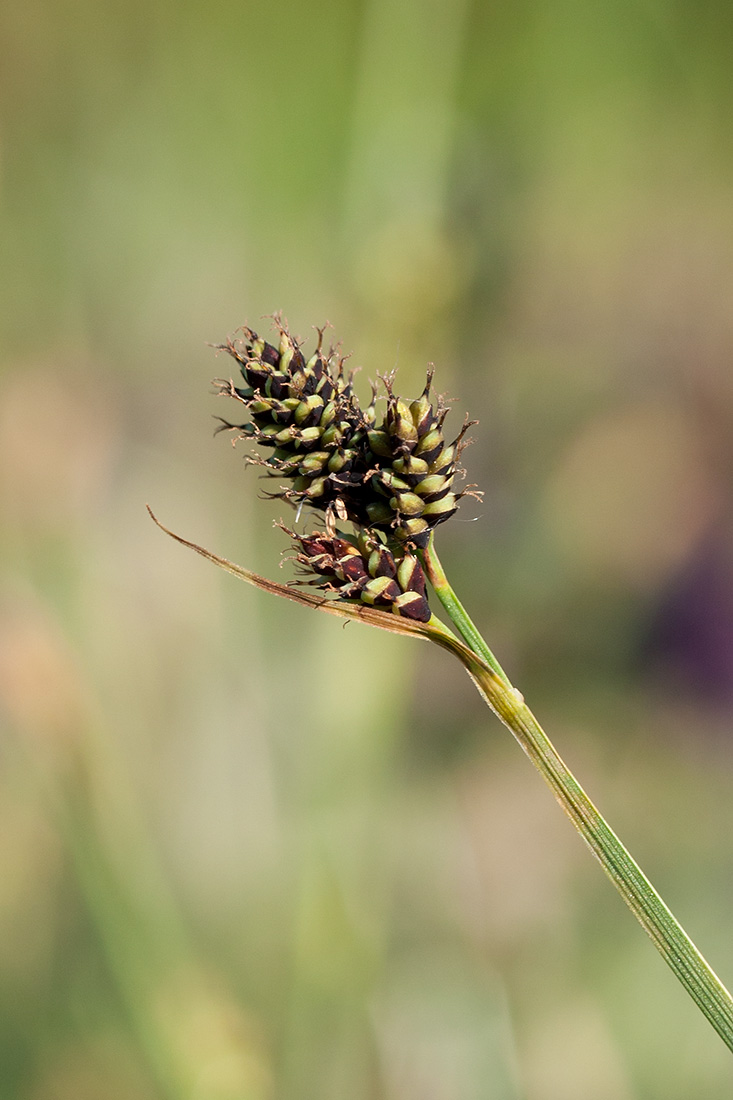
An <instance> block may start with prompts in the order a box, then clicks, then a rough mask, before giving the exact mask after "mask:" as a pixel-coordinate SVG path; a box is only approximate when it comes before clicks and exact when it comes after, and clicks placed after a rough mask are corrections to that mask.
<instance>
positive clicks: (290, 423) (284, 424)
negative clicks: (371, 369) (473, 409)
mask: <svg viewBox="0 0 733 1100" xmlns="http://www.w3.org/2000/svg"><path fill="white" fill-rule="evenodd" d="M275 322H276V325H277V328H278V332H279V343H278V346H277V347H276V346H275V345H274V344H270V343H268V342H267V341H266V340H264V339H263V338H262V337H261V336H259V335H258V334H257V333H256V332H254V331H253V330H252V329H250V328H247V327H245V328H243V329H242V330H241V331H242V335H241V337H238V338H237V339H230V340H227V342H226V343H225V344H220V345H217V350H220V351H225V352H227V353H228V354H229V355H230V356H231V357H232V358H233V359H235V360H236V362H237V364H238V366H239V369H240V372H241V375H242V379H243V382H244V384H243V385H241V384H237V383H235V382H234V381H233V380H232V379H219V380H217V383H216V384H217V386H218V390H219V393H220V394H222V395H224V396H227V397H231V398H234V399H235V400H236V401H238V402H239V403H240V404H241V405H243V406H244V408H245V409H246V412H247V415H248V419H247V420H246V421H245V422H244V423H242V424H232V423H230V422H229V421H228V420H222V427H221V429H220V430H231V431H233V432H235V433H237V435H236V439H247V440H251V441H252V442H254V443H256V444H258V445H259V446H260V447H261V448H262V449H263V450H264V454H263V453H262V452H255V453H254V454H252V455H250V456H249V458H248V461H249V462H250V463H253V464H255V465H257V466H260V467H262V469H263V470H264V472H265V474H266V475H267V476H268V477H270V478H275V479H278V481H279V485H278V488H277V490H276V491H275V492H271V493H268V494H267V495H268V496H270V497H273V498H276V499H280V500H285V501H287V502H288V503H289V504H292V505H293V506H294V507H295V508H297V509H298V510H300V509H301V508H302V507H303V506H304V505H306V506H308V507H310V508H312V509H315V510H317V511H320V512H322V513H323V514H324V517H325V525H326V533H325V534H323V535H313V536H309V537H305V536H304V537H301V536H298V535H292V537H293V538H294V539H295V541H296V544H297V547H296V548H299V549H298V553H297V555H296V556H297V560H298V561H299V563H300V564H301V565H302V566H303V567H304V569H305V570H307V571H308V572H310V573H311V574H316V575H317V576H318V577H325V578H327V582H326V584H325V586H324V585H321V587H327V588H330V589H331V590H337V591H338V592H339V594H340V595H341V596H343V597H345V598H347V599H359V600H361V601H362V602H365V603H371V604H373V605H374V606H376V607H390V608H391V609H392V610H393V611H395V612H396V613H398V614H401V615H407V616H409V617H411V618H415V619H418V620H419V621H421V622H426V621H427V620H428V618H429V617H430V611H429V609H428V605H427V599H426V597H425V577H424V575H423V572H422V567H421V566H420V564H419V562H418V560H417V558H416V557H415V556H414V554H413V553H412V548H421V547H424V546H426V545H427V541H428V538H429V536H430V533H431V531H432V529H433V528H434V527H435V526H436V525H437V524H439V523H442V522H444V521H445V520H446V519H448V518H449V517H450V516H452V515H453V513H454V512H455V511H456V508H457V507H458V501H459V500H460V498H461V497H462V496H464V495H465V494H466V493H469V494H470V495H474V496H475V495H477V494H475V493H473V492H472V491H471V489H470V488H469V489H464V490H463V492H462V493H456V492H455V490H454V488H453V481H454V478H455V475H456V473H457V472H460V473H462V472H463V471H462V470H460V467H459V466H458V458H459V455H460V453H461V451H462V449H463V447H464V446H465V442H464V436H465V433H466V430H467V428H468V427H469V422H466V423H464V425H463V428H462V429H461V432H460V433H459V435H458V437H457V439H455V440H453V442H452V443H448V442H447V441H446V439H445V436H444V434H443V422H444V420H445V417H446V414H447V407H446V405H445V404H444V402H443V400H442V399H441V398H438V399H437V401H436V403H435V406H434V405H433V403H432V402H431V400H430V387H431V384H432V371H429V373H428V377H427V383H426V385H425V389H424V390H423V392H422V394H421V395H420V397H418V398H417V399H416V400H414V401H412V402H408V401H405V400H403V399H402V398H401V397H398V396H396V395H395V393H394V390H393V385H394V376H393V375H389V376H387V377H384V378H382V379H381V381H382V383H383V386H384V390H385V398H386V410H385V411H384V415H383V416H382V417H381V419H379V418H378V417H377V392H376V388H375V387H372V398H371V401H370V403H369V405H368V406H367V407H366V408H361V406H360V404H359V402H358V400H357V398H356V395H355V394H354V390H353V372H346V371H345V370H344V358H343V356H341V355H340V353H339V351H338V349H337V348H333V347H332V348H330V349H329V350H328V351H327V352H326V351H325V350H324V347H323V333H324V330H323V329H320V330H318V343H317V347H316V350H315V352H314V353H313V355H312V356H311V357H310V358H309V359H306V358H305V356H304V355H303V352H302V351H301V349H300V346H299V344H298V343H297V341H295V340H294V339H293V337H292V336H291V335H290V333H289V332H288V329H287V326H286V325H284V324H282V323H281V322H280V319H279V318H277V317H276V319H275ZM236 439H235V441H236ZM337 521H341V522H342V523H343V522H350V523H351V524H353V525H354V527H355V530H356V532H357V534H356V537H355V540H354V541H350V540H349V539H347V538H344V537H342V535H341V533H339V534H337V531H336V522H337ZM289 533H291V532H289ZM291 534H292V533H291Z"/></svg>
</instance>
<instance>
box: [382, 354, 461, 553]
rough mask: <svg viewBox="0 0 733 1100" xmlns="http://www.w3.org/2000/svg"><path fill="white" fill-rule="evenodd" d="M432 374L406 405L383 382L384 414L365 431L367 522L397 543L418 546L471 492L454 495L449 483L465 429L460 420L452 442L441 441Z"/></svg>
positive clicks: (441, 415) (441, 416)
mask: <svg viewBox="0 0 733 1100" xmlns="http://www.w3.org/2000/svg"><path fill="white" fill-rule="evenodd" d="M432 379H433V372H432V369H430V370H429V371H428V376H427V382H426V385H425V389H424V390H423V392H422V394H421V395H420V397H418V398H417V399H416V400H415V401H413V402H411V403H410V404H408V403H407V402H406V401H404V400H403V399H402V398H401V397H397V396H395V394H394V392H393V388H392V387H393V377H392V376H389V377H387V378H385V379H384V380H383V381H384V386H385V389H386V391H387V413H386V416H385V417H384V420H383V422H382V423H381V424H380V425H379V427H375V428H373V429H372V430H371V431H369V432H368V433H367V440H368V443H369V447H370V449H371V451H372V454H373V456H374V463H373V464H374V467H375V468H374V470H373V473H372V476H371V484H372V488H373V489H374V497H373V499H372V500H371V501H370V502H369V503H368V504H367V514H368V516H369V519H370V522H371V523H373V524H375V525H376V526H379V527H389V528H391V530H392V531H393V533H394V537H395V538H396V539H398V540H399V541H401V542H407V541H412V542H414V543H416V544H417V545H424V544H425V542H426V541H427V537H428V535H429V534H430V531H431V529H432V528H433V527H435V526H436V525H437V524H438V523H443V522H444V521H445V520H447V519H449V518H450V517H451V516H452V515H453V514H454V512H455V511H456V508H457V507H458V501H459V500H460V498H461V497H462V496H464V495H466V493H467V492H468V493H471V495H474V496H475V495H478V494H476V493H475V492H473V491H472V490H471V489H469V490H464V491H463V492H462V493H456V492H455V491H454V489H453V479H454V477H455V475H456V473H457V471H458V458H459V455H460V453H461V451H462V450H463V448H464V446H465V445H466V444H465V441H464V436H465V434H466V432H467V430H468V428H469V427H470V425H471V423H472V422H471V421H466V422H465V423H464V425H463V427H462V429H461V431H460V433H459V435H458V437H457V438H456V439H454V440H453V442H452V443H447V442H446V439H445V436H444V435H443V421H444V420H445V417H446V413H447V408H446V407H445V405H444V403H443V401H442V399H440V398H438V401H437V409H435V408H433V405H432V403H431V401H430V387H431V385H432Z"/></svg>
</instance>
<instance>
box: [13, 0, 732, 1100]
mask: <svg viewBox="0 0 733 1100" xmlns="http://www.w3.org/2000/svg"><path fill="white" fill-rule="evenodd" d="M0 27H1V28H2V42H3V48H2V52H3V66H2V72H1V75H0V100H1V107H0V118H1V121H0V188H1V192H0V202H1V207H0V218H1V221H2V226H1V230H0V232H1V239H2V245H1V257H2V264H1V268H2V278H3V289H2V294H1V295H0V331H1V339H2V347H3V363H2V375H1V376H0V509H1V513H2V520H1V530H0V539H1V543H0V554H1V560H2V586H1V589H0V722H1V723H2V738H1V740H0V765H1V767H0V1018H1V1026H0V1095H2V1097H3V1100H98V1098H103V1100H311V1098H313V1100H315V1098H318V1100H343V1098H347V1097H348V1098H349V1100H484V1098H486V1100H662V1098H664V1100H689V1097H690V1096H693V1095H694V1096H696V1097H705V1098H707V1097H710V1098H718V1097H723V1096H729V1095H731V1087H732V1086H733V1062H731V1058H730V1054H729V1053H728V1052H727V1051H726V1049H725V1047H724V1046H723V1044H722V1043H721V1041H720V1040H719V1039H718V1037H717V1036H716V1035H715V1034H714V1032H713V1031H712V1029H711V1028H710V1027H709V1026H708V1024H707V1023H706V1022H705V1021H704V1019H703V1018H702V1016H701V1015H700V1014H699V1012H698V1011H697V1009H696V1008H695V1006H694V1005H693V1004H692V1002H691V1001H690V1000H689V999H688V998H687V997H686V995H685V994H684V992H683V991H682V988H681V987H680V986H678V985H677V983H676V982H675V980H674V978H673V977H672V975H671V974H670V973H669V972H668V971H667V969H666V968H665V966H664V965H663V963H662V962H661V960H660V959H659V958H658V956H657V955H656V953H655V952H654V950H653V948H652V947H651V946H650V945H649V944H648V943H647V941H646V939H645V937H644V936H643V933H642V932H641V931H640V930H639V928H638V927H637V926H636V924H635V922H634V921H633V919H632V917H631V916H630V915H629V914H628V913H627V912H626V910H625V908H624V906H623V904H622V902H621V901H620V900H619V899H618V897H617V896H616V894H615V893H614V891H613V890H612V888H611V886H610V885H609V884H608V883H607V881H606V880H605V878H604V876H603V875H602V873H601V871H600V870H599V869H598V868H597V867H596V866H595V865H594V863H593V861H592V860H591V858H590V857H589V855H588V854H587V852H586V851H585V849H584V847H583V845H582V844H581V842H580V841H579V839H578V838H577V837H576V836H575V834H574V832H573V830H572V829H571V827H570V826H569V825H568V824H567V822H566V821H565V819H564V818H563V816H562V814H561V812H560V811H559V809H558V808H557V806H556V805H555V804H554V802H553V800H552V798H551V796H550V794H549V793H548V792H547V790H546V789H545V788H544V786H543V784H542V782H541V780H540V779H539V777H538V776H537V775H536V774H535V773H534V771H533V769H532V768H531V766H530V765H529V763H528V762H527V761H526V760H525V758H524V757H523V755H522V754H521V752H520V751H519V749H518V748H517V747H516V746H515V745H514V743H513V742H512V741H511V739H510V737H509V735H508V734H507V733H506V732H505V731H504V730H503V729H502V727H501V726H500V725H499V724H498V722H497V721H496V720H494V719H493V718H492V717H491V715H489V713H488V712H487V711H486V710H485V708H484V707H483V704H482V703H481V701H480V699H479V698H478V696H477V695H476V693H475V692H474V691H473V688H472V686H471V684H470V682H469V681H468V680H467V679H466V677H465V675H464V674H463V672H462V670H461V669H460V667H459V666H458V665H457V664H456V665H453V664H451V662H450V659H449V658H448V657H447V656H446V655H445V654H443V653H441V652H439V651H437V650H436V651H434V652H433V651H432V648H428V647H426V646H421V645H418V644H417V643H411V642H409V641H408V640H405V639H402V638H394V637H392V636H387V635H382V634H381V633H377V632H376V631H371V630H367V629H366V628H364V629H361V628H358V627H356V626H353V625H350V626H348V627H347V628H346V629H344V628H343V627H342V626H341V625H340V624H339V623H337V622H335V621H333V620H331V619H328V618H326V617H325V616H315V615H312V614H309V613H307V612H304V611H302V610H301V609H299V608H296V607H293V606H290V605H286V604H284V603H283V604H281V603H280V602H279V601H275V600H271V599H268V598H266V597H264V596H261V595H260V594H259V593H257V592H254V591H251V590H249V589H247V588H245V586H242V585H237V584H236V582H235V581H234V580H233V579H232V578H231V577H227V576H226V575H224V574H222V573H219V572H218V571H217V570H215V569H214V568H213V567H211V566H209V565H207V564H206V563H204V562H203V561H201V559H199V558H197V557H195V556H194V555H192V554H189V553H187V552H185V551H184V550H183V549H182V548H181V547H179V546H176V545H174V544H173V543H172V542H170V541H169V540H168V539H166V538H165V537H164V536H163V535H162V534H161V533H160V532H159V531H158V530H156V529H155V528H154V526H153V525H152V523H151V522H150V521H149V519H148V517H147V515H146V513H145V509H144V505H145V502H146V501H148V502H150V503H151V504H152V505H153V507H154V508H155V509H156V511H157V512H158V514H159V515H160V517H161V519H162V520H163V521H164V522H166V523H168V524H170V525H171V526H173V527H174V529H176V530H178V531H180V532H181V533H182V534H183V535H186V536H188V537H190V538H193V539H195V540H196V541H198V542H201V543H203V544H204V545H206V546H209V547H210V548H212V549H214V550H216V551H218V552H220V553H223V554H225V555H227V556H229V557H231V558H233V559H235V560H237V561H240V562H242V563H244V564H247V565H248V566H250V567H251V568H255V569H257V570H258V571H260V572H262V573H266V574H268V575H270V576H276V577H284V576H285V573H282V574H281V573H279V572H278V569H277V565H278V560H279V553H280V551H281V549H282V538H281V535H280V533H278V532H273V530H272V528H271V521H272V520H273V519H274V518H278V516H279V515H281V514H282V512H281V510H280V506H279V505H275V506H273V505H272V504H269V503H267V502H263V501H261V500H258V499H257V488H258V482H257V479H256V476H255V472H254V471H252V470H249V471H247V470H246V469H245V466H244V463H243V461H242V455H243V453H244V451H243V450H239V451H237V452H233V451H232V450H231V448H230V447H229V446H228V445H227V442H226V440H225V439H224V438H222V437H220V438H219V439H217V440H216V441H214V440H212V438H211V436H212V427H213V423H214V422H213V421H212V420H211V415H212V414H215V413H219V412H221V411H222V408H221V406H220V404H217V402H216V401H215V400H214V398H213V397H210V396H208V395H207V391H208V390H209V389H210V387H209V379H210V378H211V377H212V376H213V375H215V374H219V373H221V372H222V371H223V370H224V371H228V369H229V368H228V367H226V366H225V365H224V364H223V361H222V360H219V361H218V362H217V361H216V359H215V357H214V353H213V352H212V351H211V350H210V349H208V348H207V347H206V346H205V345H206V342H207V341H218V340H220V339H222V338H223V337H224V336H226V335H227V334H228V333H232V332H234V330H235V329H236V328H237V326H238V325H240V324H242V323H244V322H245V321H248V322H249V323H250V324H253V325H255V326H256V327H257V326H259V327H261V328H264V329H266V328H267V325H268V322H267V321H261V320H260V319H261V317H262V316H263V315H264V314H268V313H271V312H272V311H273V310H276V309H282V310H284V312H285V314H286V316H287V317H288V319H289V321H290V325H291V328H292V329H293V330H294V331H295V332H296V333H300V334H301V335H303V336H304V337H305V338H306V339H307V340H310V334H311V326H312V325H315V324H321V323H322V322H323V321H325V320H326V319H328V320H330V321H332V322H333V323H334V325H335V326H336V336H337V337H338V338H340V339H341V340H342V341H343V343H344V347H345V349H346V350H350V349H352V348H353V349H354V352H355V354H354V357H353V360H352V362H353V363H355V364H358V365H361V366H363V368H364V370H363V373H362V375H361V376H360V382H359V385H360V386H361V388H362V389H361V392H362V393H366V392H367V379H368V378H369V377H374V376H375V374H376V372H377V371H385V370H388V369H390V368H392V367H393V366H395V365H398V366H399V388H400V389H401V391H402V392H403V393H405V394H406V395H408V396H409V395H413V394H415V393H417V392H419V389H421V388H422V382H423V379H424V371H425V366H426V363H427V362H428V361H434V362H435V363H436V366H437V382H438V388H439V389H441V390H444V391H447V392H448V393H449V394H450V395H451V396H453V397H455V399H456V406H455V411H454V413H453V414H452V417H451V419H452V421H453V426H454V427H455V428H456V429H457V427H458V426H459V424H460V420H461V418H462V415H463V413H464V410H469V411H470V413H471V415H472V416H474V417H477V418H479V419H480V422H481V423H480V427H479V428H476V429H474V432H473V435H474V437H475V443H474V445H473V446H472V447H471V449H470V451H468V452H467V453H466V456H465V462H466V465H467V467H468V471H469V480H470V481H475V482H478V483H479V484H480V485H481V487H482V488H483V489H484V490H485V491H486V496H485V499H484V502H483V504H482V505H480V506H479V505H478V504H476V503H475V502H473V501H470V500H469V501H467V502H465V503H464V506H463V507H462V509H461V510H460V512H459V514H458V516H457V517H456V519H455V520H454V521H452V522H451V523H450V524H448V525H446V527H444V528H441V530H440V537H439V540H438V545H439V548H440V552H441V556H442V558H443V561H444V564H445V565H446V568H447V569H448V571H449V574H450V576H451V578H452V580H453V583H454V585H455V587H456V588H457V589H458V591H459V592H460V593H461V594H462V595H463V596H464V598H465V600H466V602H467V604H468V605H469V607H470V609H471V611H472V613H473V614H474V617H475V618H476V619H477V621H478V622H479V623H480V624H481V626H482V627H483V628H485V634H486V636H487V638H488V639H489V641H490V644H491V645H492V646H493V648H494V649H495V651H496V652H497V654H498V656H499V658H500V659H501V661H502V663H503V664H504V666H505V667H506V668H507V669H508V671H509V672H510V674H511V675H512V677H513V679H514V680H515V682H516V683H518V684H519V685H520V687H521V688H522V690H523V691H524V692H525V694H526V695H527V697H528V699H529V702H530V704H531V705H532V706H533V708H534V709H535V710H536V712H537V713H538V715H539V717H540V719H541V720H542V721H543V722H544V724H545V725H546V727H547V728H548V730H549V732H550V734H551V736H552V737H553V739H554V740H555V742H556V744H557V746H558V748H559V749H560V751H561V752H562V753H563V755H564V756H565V757H566V758H567V760H568V762H569V763H570V765H571V766H572V767H573V768H574V769H575V770H576V772H577V773H578V775H579V776H580V778H581V780H582V781H583V782H584V783H585V785H586V786H587V788H588V790H589V792H590V794H591V796H592V797H594V799H595V800H596V801H597V802H598V803H599V805H600V807H601V809H602V810H603V811H604V812H605V813H606V814H607V815H608V817H609V819H610V821H611V823H612V824H613V825H614V827H615V828H617V830H618V831H619V832H620V834H621V836H622V838H623V839H624V840H625V842H626V843H627V844H628V845H629V847H630V848H631V850H632V852H633V853H634V854H635V855H636V857H637V858H638V859H639V861H640V862H641V863H642V866H643V867H644V868H645V869H646V870H647V872H648V873H649V874H650V876H651V878H652V880H653V881H654V882H655V884H656V885H657V886H658V888H659V889H660V890H661V892H662V893H663V894H664V896H665V898H666V899H667V901H668V902H669V904H670V905H671V907H672V908H673V909H674V911H675V912H676V914H677V915H678V916H679V918H680V919H681V920H682V922H683V923H684V924H685V925H686V926H687V928H688V930H689V931H690V933H691V934H692V935H693V938H694V939H695V940H696V941H697V943H698V945H699V946H700V947H701V949H702V950H703V951H704V952H705V953H706V954H707V955H708V957H709V958H710V960H711V962H712V963H713V965H714V966H715V967H716V969H717V970H718V971H719V973H720V974H721V976H722V978H723V980H727V982H728V984H730V983H731V980H733V936H732V935H731V926H732V923H733V921H732V918H733V829H731V815H732V813H733V793H732V780H733V741H732V734H733V494H732V492H731V474H732V471H733V443H732V440H733V369H732V367H731V363H732V361H733V309H732V308H731V307H732V303H733V190H732V188H733V144H732V142H731V137H732V133H731V131H732V129H733V127H732V126H731V119H732V118H733V83H732V81H731V62H730V59H731V50H732V48H733V7H731V5H730V4H729V3H724V2H723V0H717V2H716V0H702V2H700V0H697V2H696V3H693V2H692V0H645V2H639V0H637V2H631V3H628V2H627V3H621V2H617V0H616V2H614V0H612V2H610V3H606V4H593V3H592V4H588V3H583V2H581V0H552V2H550V0H520V2H519V3H516V4H512V3H509V2H507V0H504V2H496V3H491V4H488V3H485V4H481V3H474V4H468V3H467V2H466V0H454V2H453V3H451V4H448V3H446V2H443V3H439V2H437V0H432V2H430V0H428V2H423V3H419V2H418V0H362V2H355V0H340V2H337V0H314V2H312V3H310V4H307V5H306V4H297V3H293V2H292V0H274V2H273V3H270V4H264V3H254V2H242V3H233V2H231V0H211V2H210V3H208V4H203V3H200V2H199V3H195V2H192V0H183V2H179V3H176V4H174V3H171V2H166V0H120V2H119V3H98V2H94V0H46V2H43V0H27V2H26V3H23V4H21V3H20V2H19V0H9V2H8V3H6V4H4V5H3V6H2V11H1V12H0ZM285 518H286V519H287V518H289V517H288V516H287V515H286V516H285Z"/></svg>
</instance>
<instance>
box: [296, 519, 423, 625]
mask: <svg viewBox="0 0 733 1100" xmlns="http://www.w3.org/2000/svg"><path fill="white" fill-rule="evenodd" d="M283 530H284V531H285V532H286V534H288V535H290V537H291V538H292V539H293V541H294V543H295V544H296V561H297V562H298V563H299V565H301V566H302V568H303V572H304V573H306V574H308V575H309V576H312V575H313V574H315V575H316V576H317V577H319V578H320V577H324V578H326V580H325V581H323V582H319V581H313V580H308V581H307V582H306V583H308V584H315V586H316V587H317V588H321V589H325V590H326V591H332V592H338V594H339V595H340V596H342V597H344V598H346V599H357V600H360V601H361V602H362V603H365V604H368V605H370V606H372V607H384V608H389V609H390V610H391V611H394V612H395V614H397V615H404V616H405V618H408V619H415V620H417V622H421V623H426V622H427V621H428V619H429V618H430V608H429V607H428V601H427V596H426V588H425V574H424V572H423V568H422V566H421V565H420V562H419V561H418V560H417V558H416V557H415V556H414V555H413V554H411V553H410V552H409V551H405V552H404V553H403V554H402V556H401V557H395V555H394V554H393V553H392V551H391V550H390V549H389V548H388V547H387V546H386V545H385V543H384V542H383V541H382V539H381V538H380V536H379V535H378V534H377V533H376V532H374V531H369V530H367V529H364V528H362V529H361V530H360V531H359V534H358V536H357V538H356V540H355V541H354V542H352V541H350V540H349V539H346V538H341V537H339V536H333V537H332V536H330V535H328V534H327V533H326V532H322V533H321V532H316V533H314V534H312V535H298V534H296V533H295V531H291V530H289V529H288V528H287V527H283Z"/></svg>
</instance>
